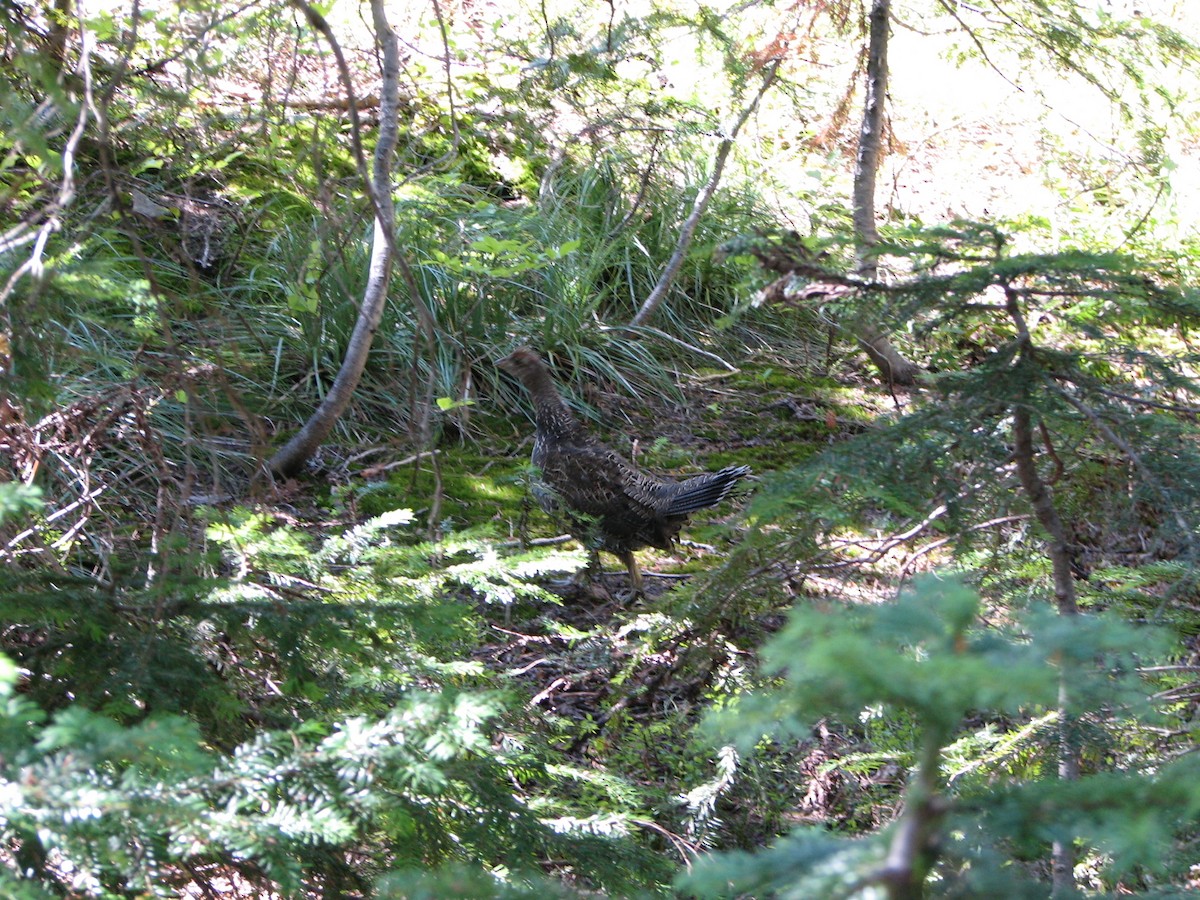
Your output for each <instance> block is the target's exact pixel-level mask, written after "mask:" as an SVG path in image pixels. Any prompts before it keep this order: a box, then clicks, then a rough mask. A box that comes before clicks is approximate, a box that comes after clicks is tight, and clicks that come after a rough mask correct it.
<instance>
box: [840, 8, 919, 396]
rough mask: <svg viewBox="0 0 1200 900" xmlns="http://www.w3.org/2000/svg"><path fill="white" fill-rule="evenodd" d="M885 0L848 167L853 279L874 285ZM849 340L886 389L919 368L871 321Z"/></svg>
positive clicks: (874, 22) (875, 17) (873, 23)
mask: <svg viewBox="0 0 1200 900" xmlns="http://www.w3.org/2000/svg"><path fill="white" fill-rule="evenodd" d="M890 7H891V0H874V3H873V4H872V6H871V16H870V37H869V44H868V48H867V85H866V99H865V101H864V103H863V119H862V128H861V129H860V131H859V135H858V158H857V160H856V161H855V166H854V197H853V202H854V231H855V234H856V235H857V237H858V253H857V256H858V274H859V276H860V277H862V278H863V279H864V280H867V281H874V280H875V279H876V276H877V274H878V271H877V267H876V265H875V245H876V244H877V243H879V232H878V231H877V230H876V227H875V176H876V173H877V172H878V171H879V154H880V148H881V147H882V145H883V108H884V102H885V100H886V98H887V79H888V62H887V47H888V28H889V24H890V23H889V20H888V14H889V12H890ZM855 337H857V338H858V342H859V344H860V345H861V346H862V348H863V350H864V351H866V354H867V356H869V357H870V358H871V362H873V363H875V365H876V367H877V368H878V369H879V372H880V374H881V375H882V376H883V378H884V380H886V381H887V382H888V383H889V384H912V383H913V382H914V381H916V377H917V373H918V372H919V371H920V366H918V365H917V364H916V363H913V362H910V361H909V360H907V359H905V358H904V356H902V355H901V353H900V351H899V350H897V349H896V348H895V347H894V346H893V345H892V342H891V341H890V340H888V337H887V335H886V334H884V333H883V332H882V331H880V330H879V328H878V327H877V326H876V325H875V324H874V323H873V322H869V321H867V322H863V323H860V324H859V325H858V328H857V331H856V333H855Z"/></svg>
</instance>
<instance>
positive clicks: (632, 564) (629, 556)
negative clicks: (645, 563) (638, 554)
mask: <svg viewBox="0 0 1200 900" xmlns="http://www.w3.org/2000/svg"><path fill="white" fill-rule="evenodd" d="M617 557H618V558H619V559H620V560H621V562H623V563H625V568H626V569H628V570H629V585H630V587H631V588H632V589H633V596H634V598H637V597H642V596H644V595H643V594H642V570H641V569H639V568H638V564H637V560H636V559H635V558H634V556H633V551H632V550H626V551H625V552H624V553H618V554H617Z"/></svg>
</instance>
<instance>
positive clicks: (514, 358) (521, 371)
mask: <svg viewBox="0 0 1200 900" xmlns="http://www.w3.org/2000/svg"><path fill="white" fill-rule="evenodd" d="M496 365H497V366H499V367H500V368H501V369H503V370H504V371H505V372H508V373H509V374H510V375H514V376H516V377H517V378H519V379H520V380H521V381H522V382H524V383H525V384H529V383H530V382H531V381H534V380H536V379H537V377H538V376H539V375H542V374H544V373H545V371H546V364H545V363H543V362H542V358H541V357H540V356H538V355H537V354H536V353H534V352H533V351H532V350H530V349H529V348H528V347H518V348H517V349H516V350H514V351H513V352H512V353H510V354H508V356H506V357H504V359H501V360H497V361H496Z"/></svg>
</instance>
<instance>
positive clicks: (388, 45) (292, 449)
mask: <svg viewBox="0 0 1200 900" xmlns="http://www.w3.org/2000/svg"><path fill="white" fill-rule="evenodd" d="M371 11H372V13H373V14H374V20H375V37H376V40H377V41H378V42H379V47H380V52H381V59H382V65H381V68H382V76H383V86H382V92H381V98H380V105H379V140H378V142H377V143H376V145H375V160H374V169H373V172H372V176H371V179H370V181H369V183H367V184H366V190H367V193H368V195H369V196H370V197H371V200H372V208H373V209H374V211H375V230H374V235H373V238H372V241H371V261H370V268H369V270H368V273H367V286H366V289H365V290H364V291H363V299H362V306H361V307H360V308H359V311H358V321H357V322H355V325H354V332H353V333H352V334H351V336H350V344H349V346H348V347H347V348H346V357H345V359H343V360H342V367H341V368H340V369H339V370H338V374H337V377H336V378H335V379H334V381H333V385H332V386H331V387H330V389H329V392H328V393H327V394H326V395H325V398H324V399H323V400H322V401H321V404H320V406H318V407H317V409H316V411H315V412H314V413H313V414H312V416H310V417H309V419H308V421H307V422H305V423H304V427H302V428H301V429H300V430H299V431H298V432H296V434H295V435H294V436H293V437H292V439H291V440H290V441H288V442H287V443H286V444H285V445H284V446H283V447H282V448H280V449H279V451H278V452H277V453H276V454H275V455H274V456H273V457H272V458H271V462H270V467H271V469H272V471H274V472H277V473H279V474H280V475H293V474H295V473H296V472H298V471H299V470H300V469H301V468H302V467H303V466H304V464H305V463H306V462H308V460H309V459H311V458H312V455H313V454H314V453H315V452H316V451H317V448H318V447H320V446H321V444H322V443H324V441H325V439H326V438H327V437H329V433H330V432H331V431H332V430H333V427H334V425H336V424H337V421H338V419H339V418H340V417H341V415H342V413H343V412H345V410H346V407H347V406H348V405H349V403H350V398H351V396H352V395H353V393H354V390H355V389H356V388H357V387H358V382H359V380H360V379H361V378H362V373H363V369H364V368H365V367H366V364H367V355H368V354H369V353H370V351H371V344H372V342H373V341H374V338H375V330H376V329H377V328H378V327H379V321H380V319H381V318H382V317H383V309H384V304H385V303H386V302H387V292H388V285H389V283H390V281H391V275H392V257H393V252H394V246H393V245H394V243H395V212H394V205H393V202H392V179H391V172H392V168H391V167H392V156H393V154H394V153H395V149H396V140H397V136H398V132H399V123H398V121H397V112H398V110H399V107H400V52H399V46H398V41H397V39H396V34H395V32H394V31H392V28H391V26H390V25H389V24H388V21H387V15H386V13H385V11H384V8H383V0H372V2H371ZM346 88H347V90H350V86H349V84H347V85H346ZM351 102H352V103H353V97H351Z"/></svg>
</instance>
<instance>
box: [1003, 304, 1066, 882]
mask: <svg viewBox="0 0 1200 900" xmlns="http://www.w3.org/2000/svg"><path fill="white" fill-rule="evenodd" d="M1006 306H1007V309H1008V314H1009V317H1010V318H1011V319H1012V320H1013V323H1014V324H1015V325H1016V327H1017V337H1018V339H1019V340H1020V341H1021V359H1022V360H1023V361H1027V362H1031V363H1034V361H1033V360H1031V359H1030V356H1031V354H1032V352H1033V343H1032V340H1031V338H1030V335H1029V328H1028V326H1027V324H1026V322H1025V317H1024V314H1023V313H1022V312H1021V308H1020V305H1019V302H1018V299H1017V297H1016V295H1015V294H1014V293H1013V292H1012V291H1011V290H1010V291H1008V292H1007V299H1006ZM1034 364H1035V365H1036V363H1034ZM1012 417H1013V462H1014V463H1015V464H1016V468H1017V478H1018V479H1019V480H1020V482H1021V488H1022V490H1023V491H1024V492H1025V496H1026V498H1027V499H1028V500H1029V504H1030V505H1031V506H1032V507H1033V512H1034V515H1035V516H1036V517H1037V520H1038V523H1039V524H1040V525H1041V526H1042V528H1043V529H1044V530H1045V532H1046V534H1047V535H1048V536H1049V538H1050V564H1051V567H1052V571H1053V578H1054V599H1055V602H1056V604H1057V606H1058V612H1059V614H1060V615H1063V616H1074V615H1076V614H1078V612H1079V603H1078V597H1077V594H1076V591H1075V575H1074V572H1073V570H1072V566H1071V541H1070V538H1069V535H1068V533H1067V528H1066V526H1065V525H1064V524H1063V521H1062V517H1061V516H1060V515H1059V514H1058V508H1057V507H1056V506H1055V504H1054V495H1053V494H1052V493H1051V492H1050V487H1049V486H1048V485H1047V484H1046V483H1045V481H1043V480H1042V477H1041V476H1040V475H1039V474H1038V471H1037V460H1036V457H1035V455H1034V450H1033V424H1032V421H1031V416H1030V413H1029V408H1028V406H1025V405H1023V404H1020V403H1018V404H1016V405H1014V406H1013V410H1012ZM1070 678H1071V673H1070V671H1069V669H1068V668H1067V667H1066V665H1065V664H1064V666H1063V668H1062V672H1061V674H1060V676H1059V683H1058V777H1059V778H1061V779H1062V780H1064V781H1075V780H1076V779H1078V778H1079V765H1080V760H1079V757H1080V751H1079V742H1078V740H1077V739H1076V736H1075V716H1074V713H1073V711H1072V706H1073V704H1072V702H1071V680H1070ZM1050 868H1051V878H1052V880H1053V885H1054V896H1055V897H1058V896H1066V895H1068V894H1072V893H1073V892H1074V890H1075V848H1074V847H1073V846H1071V843H1070V842H1069V841H1063V840H1058V841H1055V842H1054V843H1053V845H1052V846H1051V849H1050Z"/></svg>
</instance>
